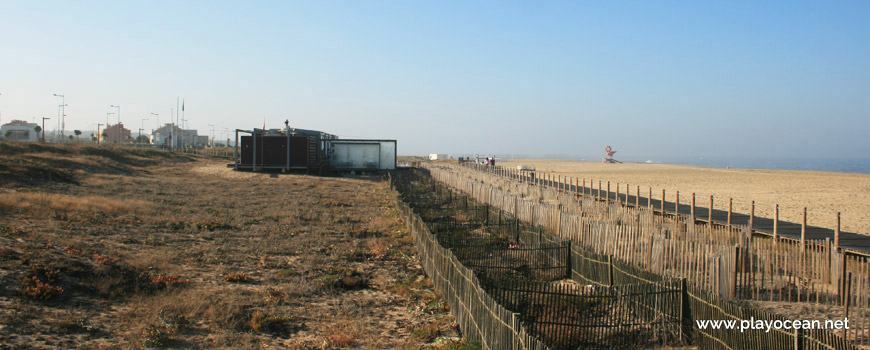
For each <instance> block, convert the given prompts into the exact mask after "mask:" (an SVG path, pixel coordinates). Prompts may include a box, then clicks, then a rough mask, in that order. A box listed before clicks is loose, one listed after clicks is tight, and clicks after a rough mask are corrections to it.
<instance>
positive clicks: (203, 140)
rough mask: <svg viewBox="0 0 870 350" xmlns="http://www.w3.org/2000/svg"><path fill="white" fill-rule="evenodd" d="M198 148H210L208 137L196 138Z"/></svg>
mask: <svg viewBox="0 0 870 350" xmlns="http://www.w3.org/2000/svg"><path fill="white" fill-rule="evenodd" d="M196 146H197V147H205V146H208V136H206V135H199V136H197V137H196Z"/></svg>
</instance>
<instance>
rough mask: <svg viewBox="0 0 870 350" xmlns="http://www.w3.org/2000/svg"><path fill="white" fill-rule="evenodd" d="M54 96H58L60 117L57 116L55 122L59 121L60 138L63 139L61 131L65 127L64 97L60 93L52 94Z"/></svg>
mask: <svg viewBox="0 0 870 350" xmlns="http://www.w3.org/2000/svg"><path fill="white" fill-rule="evenodd" d="M52 95H54V96H55V97H60V106H58V107H60V118H58V120H57V122H58V123H60V125H61V127H60V128H58V129H60V138H61V139H63V136H64V135H63V132H64V130H65V129H66V97H64V96H63V95H61V94H52Z"/></svg>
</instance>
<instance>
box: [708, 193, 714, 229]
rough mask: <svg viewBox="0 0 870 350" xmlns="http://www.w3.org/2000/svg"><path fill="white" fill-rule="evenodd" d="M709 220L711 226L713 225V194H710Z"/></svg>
mask: <svg viewBox="0 0 870 350" xmlns="http://www.w3.org/2000/svg"><path fill="white" fill-rule="evenodd" d="M707 221H708V222H709V223H710V227H713V195H712V194H711V195H710V211H709V212H707Z"/></svg>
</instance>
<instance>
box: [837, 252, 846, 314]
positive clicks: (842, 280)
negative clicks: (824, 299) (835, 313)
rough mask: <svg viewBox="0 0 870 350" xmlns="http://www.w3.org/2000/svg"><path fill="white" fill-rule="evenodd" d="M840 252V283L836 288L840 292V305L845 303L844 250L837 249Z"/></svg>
mask: <svg viewBox="0 0 870 350" xmlns="http://www.w3.org/2000/svg"><path fill="white" fill-rule="evenodd" d="M837 251H838V252H839V253H840V258H841V259H842V262H841V264H840V283H838V286H837V287H838V288H837V289H839V292H840V305H845V304H846V267H847V266H846V252H844V251H843V250H841V249H837Z"/></svg>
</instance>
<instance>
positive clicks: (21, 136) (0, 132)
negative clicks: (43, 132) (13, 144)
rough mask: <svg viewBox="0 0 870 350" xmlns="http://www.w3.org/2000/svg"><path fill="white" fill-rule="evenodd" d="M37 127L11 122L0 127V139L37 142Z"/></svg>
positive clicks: (31, 124)
mask: <svg viewBox="0 0 870 350" xmlns="http://www.w3.org/2000/svg"><path fill="white" fill-rule="evenodd" d="M38 127H39V125H37V124H36V123H28V122H26V121H23V120H13V121H12V122H10V123H8V124H4V125H3V126H2V127H0V137H2V139H3V140H9V141H23V142H36V141H39V133H38V132H36V130H37V128H38Z"/></svg>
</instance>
